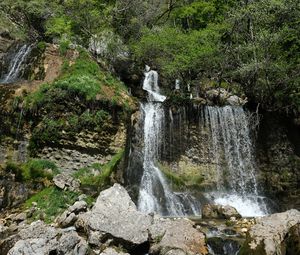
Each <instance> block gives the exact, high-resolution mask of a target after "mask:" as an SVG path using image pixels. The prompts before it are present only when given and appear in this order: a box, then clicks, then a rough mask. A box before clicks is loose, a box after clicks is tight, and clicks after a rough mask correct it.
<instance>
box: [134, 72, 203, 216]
mask: <svg viewBox="0 0 300 255" xmlns="http://www.w3.org/2000/svg"><path fill="white" fill-rule="evenodd" d="M147 69H148V70H147ZM147 69H146V71H147V72H146V73H145V80H144V83H143V89H144V90H146V91H148V102H147V103H143V104H141V110H142V111H143V113H144V159H143V176H142V179H141V183H140V189H139V199H138V208H139V210H140V211H143V212H146V213H150V212H156V213H159V214H161V215H168V216H183V215H186V214H188V213H189V214H194V215H195V214H199V208H197V206H196V205H195V203H193V201H192V200H193V199H192V198H191V197H189V198H188V199H184V201H186V202H185V203H183V202H182V200H183V199H182V196H183V194H182V193H181V194H175V193H174V192H172V190H171V189H170V188H169V185H168V183H167V180H166V179H165V176H164V175H163V173H162V172H161V171H160V169H159V168H158V166H157V163H158V160H159V153H160V146H161V143H162V140H163V124H164V118H165V116H164V109H163V106H162V104H161V103H162V102H163V101H164V100H165V99H166V97H165V96H163V95H161V94H160V90H159V87H158V74H157V72H156V71H153V70H150V69H149V68H147Z"/></svg>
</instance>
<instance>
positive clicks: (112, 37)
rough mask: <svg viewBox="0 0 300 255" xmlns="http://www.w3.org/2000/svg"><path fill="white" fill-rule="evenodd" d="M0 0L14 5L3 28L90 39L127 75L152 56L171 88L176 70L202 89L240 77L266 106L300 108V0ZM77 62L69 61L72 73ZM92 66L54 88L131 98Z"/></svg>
mask: <svg viewBox="0 0 300 255" xmlns="http://www.w3.org/2000/svg"><path fill="white" fill-rule="evenodd" d="M0 7H1V8H0V9H1V10H3V13H6V15H4V14H3V15H2V16H3V18H2V19H1V20H0V24H4V25H3V26H2V27H5V26H6V25H5V24H6V23H7V21H8V20H12V21H14V22H15V23H16V24H18V23H21V24H23V27H24V29H27V30H28V32H29V30H30V34H34V33H36V34H38V35H39V36H40V38H43V40H45V41H47V42H51V41H53V40H55V41H59V42H60V50H61V54H62V55H64V56H65V55H66V53H67V52H68V47H69V43H72V44H73V45H75V44H77V45H82V46H83V47H84V48H89V47H90V48H91V51H92V52H93V53H95V54H96V52H98V56H101V60H100V62H101V63H102V64H103V66H105V67H109V68H110V69H111V70H113V69H114V70H115V71H116V72H117V73H118V72H120V73H118V74H119V75H120V76H121V75H123V73H124V69H126V68H127V69H129V70H133V69H135V70H137V69H139V68H140V67H141V66H142V65H144V64H145V63H148V64H149V65H151V66H152V67H155V68H157V69H158V71H159V72H160V73H161V77H162V79H161V83H162V85H164V86H165V89H166V90H168V89H169V90H170V84H173V83H174V80H175V79H177V78H179V79H180V80H181V81H182V85H183V86H182V87H185V85H187V84H190V86H191V87H192V89H193V88H194V89H196V87H197V89H198V90H199V87H200V91H201V89H202V88H203V87H204V86H207V84H210V81H214V82H215V83H216V84H222V83H226V84H229V88H230V89H231V87H237V84H238V85H239V89H238V90H239V91H240V90H242V92H241V93H245V95H246V96H247V97H248V99H249V101H251V103H256V104H258V103H259V104H260V105H261V107H262V108H264V109H265V110H271V111H280V112H285V113H288V114H293V115H297V114H298V113H299V111H300V89H299V81H300V75H299V74H300V70H299V66H300V65H299V51H300V24H299V18H298V17H299V16H300V8H299V3H298V1H292V0H260V1H246V0H239V1H234V0H183V1H158V0H155V1H143V0H136V1H129V0H112V1H104V0H99V1H96V0H82V1H75V0H68V1H56V0H55V1H54V0H53V1H46V0H40V1H37V0H17V1H13V0H3V1H1V3H0ZM1 22H2V23H1ZM5 22H6V23H5ZM32 30H34V31H32ZM91 46H94V47H91ZM99 51H100V53H99ZM101 51H103V52H102V53H101ZM107 52H108V53H107ZM102 58H103V59H102ZM79 59H81V60H82V58H79ZM99 59H100V58H99ZM99 59H98V60H99ZM124 59H125V60H126V61H128V62H126V65H127V66H125V67H124V66H123V67H122V65H120V63H121V62H122V61H123V60H124ZM108 61H109V63H108ZM87 62H90V63H89V64H88V63H87ZM83 63H84V64H83ZM91 63H95V62H93V61H91V60H90V61H83V62H82V63H81V64H80V62H79V61H76V64H75V65H74V68H77V67H79V66H80V67H85V66H87V68H91V70H89V71H92V70H94V68H93V67H92V66H91V65H93V64H91ZM131 63H133V65H131ZM82 64H83V65H82ZM95 64H96V63H95ZM123 64H124V63H123ZM72 66H73V65H70V63H67V62H66V65H65V67H66V68H67V69H68V70H69V71H72V70H73V68H72ZM119 67H121V68H119ZM86 71H87V69H86V68H83V72H82V73H80V74H78V73H76V72H75V73H73V74H71V75H70V76H68V75H66V76H65V77H61V78H60V79H59V80H58V81H57V82H56V83H55V87H56V89H61V90H62V91H63V92H64V89H65V87H68V88H69V89H71V90H72V89H73V91H75V92H76V93H77V92H78V93H79V94H80V95H81V96H83V97H84V96H86V100H88V101H90V100H91V101H93V100H94V99H95V96H99V95H101V96H100V98H101V100H102V101H105V100H106V101H107V102H109V103H111V104H112V105H115V104H117V105H122V106H123V107H125V106H126V105H128V102H126V100H125V101H124V100H122V99H123V98H124V95H125V94H124V93H122V92H123V91H124V90H123V88H122V85H121V83H119V82H118V81H117V80H116V79H113V78H112V77H108V76H107V75H106V74H105V75H104V74H103V73H101V72H100V71H99V68H98V70H97V73H98V74H95V73H90V72H86ZM126 78H128V77H126ZM110 81H111V83H110ZM202 81H205V82H202ZM207 81H208V82H207ZM87 84H89V86H87ZM104 85H105V86H104ZM81 88H83V89H82V90H85V89H86V90H88V92H87V91H82V90H81ZM50 90H51V89H50ZM49 93H50V92H49Z"/></svg>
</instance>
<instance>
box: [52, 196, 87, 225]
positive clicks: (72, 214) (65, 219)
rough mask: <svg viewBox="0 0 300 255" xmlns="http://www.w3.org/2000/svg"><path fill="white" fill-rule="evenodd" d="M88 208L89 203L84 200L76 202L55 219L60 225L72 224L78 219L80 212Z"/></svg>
mask: <svg viewBox="0 0 300 255" xmlns="http://www.w3.org/2000/svg"><path fill="white" fill-rule="evenodd" d="M86 210H87V203H86V202H85V201H83V200H81V201H77V202H75V203H74V204H73V205H71V206H70V207H69V208H68V209H67V210H65V211H64V212H63V213H62V214H61V215H60V216H58V217H57V218H56V220H55V222H56V223H57V225H58V226H59V227H62V228H65V227H69V226H72V225H73V224H74V223H75V222H76V220H77V219H78V216H77V215H78V214H79V213H81V212H85V211H86Z"/></svg>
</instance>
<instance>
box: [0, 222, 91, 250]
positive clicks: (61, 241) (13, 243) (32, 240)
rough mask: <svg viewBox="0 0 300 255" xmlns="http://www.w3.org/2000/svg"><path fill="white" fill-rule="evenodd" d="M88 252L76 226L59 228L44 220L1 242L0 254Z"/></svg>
mask: <svg viewBox="0 0 300 255" xmlns="http://www.w3.org/2000/svg"><path fill="white" fill-rule="evenodd" d="M87 252H88V245H87V243H86V241H85V240H84V239H83V238H82V237H80V236H79V235H78V234H77V232H76V231H75V228H70V229H57V228H54V227H51V226H48V225H46V224H45V223H44V222H42V221H36V222H33V223H32V224H31V225H29V226H25V227H24V228H23V229H22V230H20V231H19V233H18V234H16V235H14V236H11V237H9V238H7V239H5V240H2V241H1V242H0V254H8V255H23V254H26V255H43V254H64V255H73V254H76V255H86V254H87Z"/></svg>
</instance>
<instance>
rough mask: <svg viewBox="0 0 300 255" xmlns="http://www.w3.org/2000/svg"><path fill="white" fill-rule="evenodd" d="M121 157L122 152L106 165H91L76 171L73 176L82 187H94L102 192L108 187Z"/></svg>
mask: <svg viewBox="0 0 300 255" xmlns="http://www.w3.org/2000/svg"><path fill="white" fill-rule="evenodd" d="M123 155H124V150H121V151H119V152H118V153H117V154H115V155H114V156H113V157H112V159H111V160H110V161H109V162H108V163H107V164H105V165H101V164H93V165H92V166H90V167H86V168H82V169H80V170H78V171H77V172H76V173H75V174H74V175H73V176H74V177H75V178H77V179H79V180H80V182H81V184H82V185H89V186H96V187H97V188H98V189H100V190H102V189H104V188H106V187H108V186H109V185H110V177H111V175H112V173H113V172H114V170H115V169H116V167H117V165H118V163H119V162H120V160H121V159H122V157H123Z"/></svg>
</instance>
